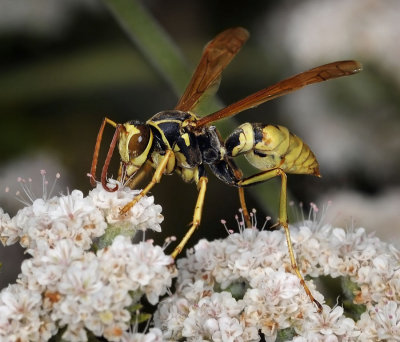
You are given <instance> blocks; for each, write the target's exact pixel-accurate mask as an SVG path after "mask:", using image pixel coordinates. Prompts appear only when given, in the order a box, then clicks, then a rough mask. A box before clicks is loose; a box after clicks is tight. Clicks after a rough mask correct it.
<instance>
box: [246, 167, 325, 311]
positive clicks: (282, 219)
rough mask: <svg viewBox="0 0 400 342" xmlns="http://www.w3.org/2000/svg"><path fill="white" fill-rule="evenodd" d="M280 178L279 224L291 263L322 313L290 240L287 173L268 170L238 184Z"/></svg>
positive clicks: (249, 183)
mask: <svg viewBox="0 0 400 342" xmlns="http://www.w3.org/2000/svg"><path fill="white" fill-rule="evenodd" d="M277 176H280V177H281V195H280V200H279V224H280V225H281V226H282V227H283V229H284V231H285V236H286V242H287V246H288V250H289V257H290V263H291V267H292V269H293V271H294V272H295V273H296V275H297V277H298V278H299V279H300V283H301V285H302V286H303V288H304V290H305V292H306V293H307V295H308V297H309V298H310V299H311V301H313V302H314V303H315V305H316V306H317V307H318V311H319V312H321V311H322V305H321V304H320V303H319V302H318V301H317V300H316V299H315V298H314V297H313V295H312V294H311V291H310V289H309V288H308V286H307V284H306V282H305V281H304V278H303V276H302V275H301V273H300V271H299V268H298V266H297V262H296V258H295V255H294V251H293V246H292V240H291V238H290V230H289V222H288V214H287V176H286V173H285V172H284V171H283V170H282V169H280V168H276V169H272V170H266V171H263V172H260V173H257V174H255V175H253V176H250V177H248V178H244V179H242V180H241V181H239V182H238V185H239V186H240V187H246V186H249V185H253V184H256V183H260V182H265V181H267V180H269V179H271V178H274V177H277Z"/></svg>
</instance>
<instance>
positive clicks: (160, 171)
mask: <svg viewBox="0 0 400 342" xmlns="http://www.w3.org/2000/svg"><path fill="white" fill-rule="evenodd" d="M172 154H173V152H172V150H167V152H166V153H165V155H164V157H163V159H162V161H161V163H160V164H158V166H157V169H156V170H155V171H154V175H153V178H152V179H151V181H150V183H149V184H147V186H146V187H145V188H144V189H143V190H142V191H141V192H140V194H139V195H137V196H136V197H135V198H134V199H133V200H132V201H130V202H129V203H128V204H126V205H125V206H124V207H123V208H122V209H121V211H120V213H121V214H125V213H126V212H127V211H128V210H129V209H131V208H132V207H133V206H134V205H135V204H136V203H137V202H139V201H140V199H141V198H142V197H143V196H145V195H146V194H147V193H148V192H149V191H150V190H151V189H152V188H153V186H154V185H156V184H157V183H160V180H161V177H162V175H163V173H164V171H165V169H166V168H167V165H168V161H169V158H170V157H171V155H172Z"/></svg>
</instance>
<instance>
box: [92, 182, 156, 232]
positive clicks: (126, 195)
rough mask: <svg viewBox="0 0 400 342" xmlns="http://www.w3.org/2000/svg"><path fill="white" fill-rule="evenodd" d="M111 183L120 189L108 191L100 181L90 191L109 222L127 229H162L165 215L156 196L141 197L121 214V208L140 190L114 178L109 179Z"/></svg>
mask: <svg viewBox="0 0 400 342" xmlns="http://www.w3.org/2000/svg"><path fill="white" fill-rule="evenodd" d="M109 184H110V186H112V187H113V186H115V185H118V190H117V191H115V192H109V191H106V190H105V189H104V188H103V186H102V185H101V184H100V183H98V184H97V186H96V188H95V189H93V190H91V191H90V192H89V197H90V198H92V200H93V202H94V203H95V205H96V206H97V207H98V208H100V209H101V210H103V212H104V216H105V217H106V220H107V223H108V224H110V225H116V226H122V227H126V228H127V229H128V228H130V229H135V230H146V229H152V230H154V231H156V232H160V231H161V226H160V223H161V222H162V221H163V220H164V217H163V216H162V215H161V206H159V205H156V204H154V197H152V196H149V197H148V196H145V197H143V198H141V199H140V200H139V202H138V203H136V204H135V205H134V206H133V207H132V208H130V209H129V211H128V212H127V213H124V214H121V209H122V208H123V207H124V206H125V205H126V204H128V203H129V202H131V201H132V200H133V199H134V198H135V197H136V196H137V195H138V194H139V193H140V191H139V190H132V189H130V188H128V187H124V186H122V185H121V183H119V182H117V181H114V180H109Z"/></svg>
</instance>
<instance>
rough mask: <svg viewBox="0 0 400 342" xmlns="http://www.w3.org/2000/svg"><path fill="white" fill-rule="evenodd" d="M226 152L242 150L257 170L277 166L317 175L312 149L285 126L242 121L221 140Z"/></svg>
mask: <svg viewBox="0 0 400 342" xmlns="http://www.w3.org/2000/svg"><path fill="white" fill-rule="evenodd" d="M225 147H226V150H227V153H228V155H229V156H232V157H234V156H236V155H239V154H244V155H245V157H246V159H247V160H248V161H249V163H250V164H252V165H253V166H254V167H256V168H257V169H259V170H261V171H265V170H270V169H275V168H280V169H282V170H283V171H284V172H285V173H293V174H310V175H315V176H320V174H319V165H318V161H317V159H316V157H315V155H314V153H313V152H312V151H311V150H310V148H309V147H308V146H307V145H306V144H305V143H304V142H303V141H302V140H301V139H300V138H299V137H298V136H296V135H294V134H293V133H290V132H289V130H288V129H287V128H286V127H283V126H277V125H264V124H260V123H244V124H242V125H241V126H239V127H238V128H237V129H236V130H235V131H234V132H233V133H232V134H231V135H230V136H229V137H228V138H227V140H226V141H225Z"/></svg>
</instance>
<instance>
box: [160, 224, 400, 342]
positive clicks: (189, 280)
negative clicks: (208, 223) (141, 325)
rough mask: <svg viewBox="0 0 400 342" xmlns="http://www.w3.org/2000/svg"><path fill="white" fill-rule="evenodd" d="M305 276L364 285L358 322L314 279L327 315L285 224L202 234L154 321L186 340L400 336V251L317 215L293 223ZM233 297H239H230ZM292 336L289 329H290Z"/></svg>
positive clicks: (377, 338) (168, 335)
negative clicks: (211, 236) (213, 236)
mask: <svg viewBox="0 0 400 342" xmlns="http://www.w3.org/2000/svg"><path fill="white" fill-rule="evenodd" d="M291 234H292V240H293V244H294V249H295V253H296V256H297V260H298V263H299V268H300V271H301V272H302V274H303V276H306V275H309V276H312V277H319V276H323V275H325V276H331V277H345V278H349V279H350V280H351V281H352V282H353V283H354V284H356V285H357V286H358V288H359V289H360V290H359V291H358V292H357V293H356V294H355V302H356V304H354V305H355V306H357V307H359V306H358V305H357V304H360V305H361V304H363V305H365V307H366V311H365V312H364V313H363V314H362V315H361V318H360V319H359V320H358V321H354V320H353V319H351V318H347V317H346V316H345V315H344V309H343V308H342V307H341V306H335V307H334V308H331V307H329V306H328V305H326V304H324V297H323V295H322V294H321V293H319V292H318V291H317V290H316V288H315V286H314V283H313V281H307V284H308V286H309V288H310V290H311V292H312V294H313V296H314V297H315V298H316V299H317V300H318V301H319V302H320V303H322V304H323V311H322V313H318V312H317V309H316V307H315V305H314V304H313V303H312V302H311V301H310V299H309V297H308V296H307V295H306V293H305V291H304V289H303V287H302V286H301V284H300V282H299V279H298V278H297V276H295V275H294V274H293V273H291V265H290V260H289V257H288V252H287V246H286V243H285V236H284V233H283V232H282V231H281V230H278V231H259V230H257V229H255V228H252V229H244V228H243V227H241V230H240V232H239V233H234V234H230V235H229V236H228V237H227V238H226V239H223V240H216V241H213V242H209V241H206V240H201V241H200V242H199V243H198V244H197V245H196V246H195V247H194V250H192V251H191V252H189V253H188V255H187V258H184V259H181V260H179V261H178V270H179V277H178V283H177V291H176V293H175V294H174V295H173V296H171V297H169V298H167V299H166V300H164V301H162V302H161V303H160V304H159V307H158V311H157V312H156V315H155V324H156V326H157V327H160V328H161V329H162V331H163V335H164V338H166V339H171V340H180V339H186V340H187V341H200V340H212V341H258V340H260V337H259V334H258V332H259V331H261V332H262V333H263V334H264V338H265V340H266V341H275V339H276V337H277V335H278V334H279V335H280V336H281V338H282V336H285V335H281V334H283V333H285V332H289V333H290V332H291V334H292V335H291V337H286V338H285V340H288V341H289V340H292V341H296V342H302V341H398V340H399V336H400V269H399V265H400V253H399V251H397V250H396V249H395V248H394V247H393V246H391V245H387V244H385V243H384V242H381V241H380V240H379V239H378V238H376V237H374V236H372V235H367V234H366V232H365V230H364V229H363V228H359V229H357V230H354V231H353V230H350V231H345V230H343V229H341V228H334V227H332V226H330V225H320V224H317V223H316V222H315V221H304V222H302V223H301V224H299V225H297V226H292V227H291ZM233 296H234V297H233ZM287 336H289V335H287Z"/></svg>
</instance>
